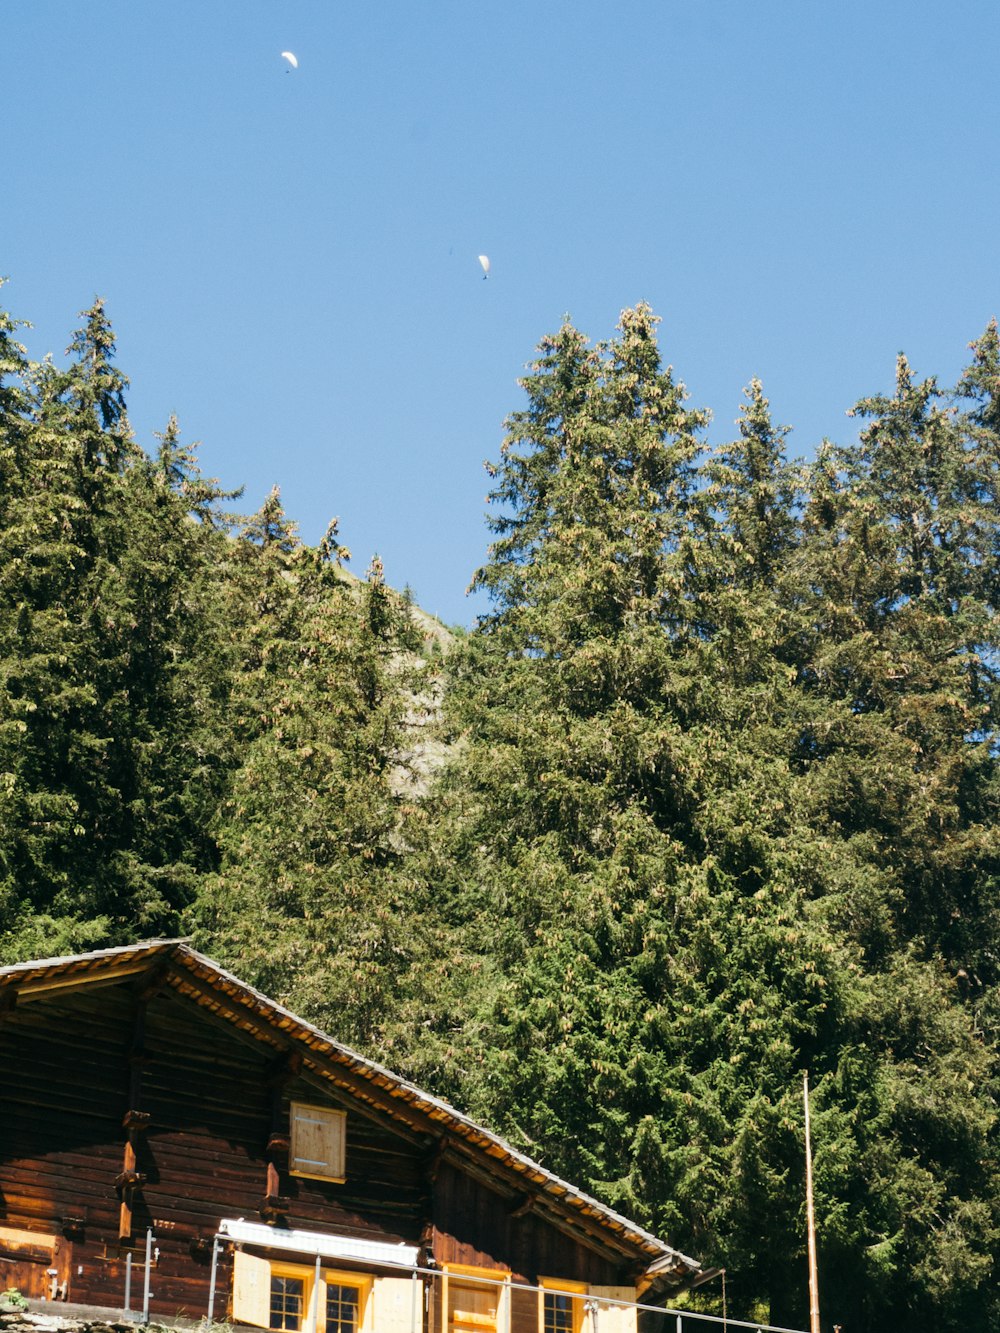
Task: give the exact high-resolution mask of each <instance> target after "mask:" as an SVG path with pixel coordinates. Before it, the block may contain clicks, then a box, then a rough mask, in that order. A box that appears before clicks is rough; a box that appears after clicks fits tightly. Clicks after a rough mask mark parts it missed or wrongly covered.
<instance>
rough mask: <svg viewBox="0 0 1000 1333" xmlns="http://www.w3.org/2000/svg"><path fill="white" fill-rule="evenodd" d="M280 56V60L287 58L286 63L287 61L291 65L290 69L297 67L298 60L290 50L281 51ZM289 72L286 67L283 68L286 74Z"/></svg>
mask: <svg viewBox="0 0 1000 1333" xmlns="http://www.w3.org/2000/svg"><path fill="white" fill-rule="evenodd" d="M281 58H282V60H287V61H288V63H289V65H291V67H292V69H298V67H299V62H298V60H297V59H296V58H295V56H294V55H293V54H292V52H291V51H282V53H281ZM290 72H291V71H290V70H287V69H286V70H285V73H286V74H288V73H290Z"/></svg>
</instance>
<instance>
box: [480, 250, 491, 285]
mask: <svg viewBox="0 0 1000 1333" xmlns="http://www.w3.org/2000/svg"><path fill="white" fill-rule="evenodd" d="M479 262H480V264H481V265H482V268H483V282H485V281H486V279H487V278H488V277H489V276H490V257H489V255H480V256H479Z"/></svg>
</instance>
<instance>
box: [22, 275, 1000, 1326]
mask: <svg viewBox="0 0 1000 1333" xmlns="http://www.w3.org/2000/svg"><path fill="white" fill-rule="evenodd" d="M19 328H20V325H19V323H18V320H17V319H15V318H14V317H13V316H10V315H8V314H6V313H0V963H11V962H16V961H19V960H22V959H28V958H39V957H48V956H53V955H62V954H70V953H75V952H80V951H84V950H88V949H96V948H101V947H106V946H111V945H117V944H125V943H131V942H134V941H137V940H141V939H144V938H153V937H164V936H177V935H183V936H186V937H190V938H191V939H192V940H193V942H194V944H195V945H196V947H198V948H199V949H201V950H203V951H204V952H206V953H208V954H210V955H211V956H212V957H214V958H215V959H217V960H218V961H219V962H221V963H222V964H223V965H225V966H227V967H229V968H231V969H232V970H233V971H235V972H236V973H237V974H238V975H240V976H241V977H243V978H245V979H246V980H247V981H249V982H251V983H252V984H254V985H256V986H258V987H259V988H261V989H262V990H264V991H265V992H266V993H268V994H269V995H272V996H274V997H275V998H276V999H279V1000H280V1001H282V1002H283V1003H285V1004H287V1005H288V1006H290V1007H291V1008H293V1009H294V1010H296V1011H297V1012H299V1013H301V1014H302V1015H304V1016H305V1017H306V1018H308V1019H310V1020H311V1021H313V1022H315V1023H317V1024H319V1025H320V1026H322V1027H323V1028H325V1029H326V1030H327V1031H329V1032H330V1033H331V1034H332V1035H334V1036H335V1037H337V1038H338V1039H339V1040H341V1041H343V1042H345V1043H346V1044H348V1045H350V1046H353V1047H355V1048H357V1049H358V1050H361V1051H363V1052H364V1053H366V1054H368V1055H371V1056H374V1057H375V1058H377V1059H379V1060H381V1061H382V1062H384V1063H385V1064H388V1065H389V1066H391V1067H393V1068H395V1069H397V1070H399V1071H400V1072H402V1073H404V1074H406V1075H407V1076H409V1077H410V1078H412V1079H413V1080H415V1081H417V1082H418V1083H420V1084H422V1085H423V1086H426V1087H428V1088H430V1089H432V1090H433V1091H435V1092H437V1093H439V1094H440V1095H442V1096H446V1097H447V1098H448V1099H449V1100H451V1101H452V1102H454V1103H455V1104H456V1105H459V1106H460V1107H461V1108H462V1109H463V1110H465V1111H467V1112H468V1113H470V1114H471V1115H473V1116H475V1117H477V1118H480V1119H482V1120H483V1121H484V1122H485V1123H487V1124H489V1125H490V1126H491V1127H492V1128H494V1129H496V1130H498V1131H499V1132H500V1133H502V1134H503V1135H505V1136H506V1137H507V1138H508V1139H509V1140H510V1141H511V1142H512V1143H513V1144H514V1145H516V1146H517V1147H519V1148H520V1149H522V1150H524V1151H526V1152H527V1153H529V1154H530V1155H531V1156H533V1157H535V1158H537V1159H538V1160H540V1161H542V1162H543V1163H544V1164H545V1165H546V1166H548V1167H549V1168H550V1169H552V1170H554V1171H556V1172H558V1173H559V1174H560V1175H562V1176H564V1177H566V1178H568V1179H570V1180H572V1181H574V1182H575V1183H577V1184H579V1185H580V1186H581V1187H582V1188H584V1189H586V1190H588V1191H589V1192H591V1193H592V1194H594V1195H596V1196H597V1197H599V1198H600V1199H602V1200H604V1201H605V1202H606V1203H608V1204H610V1205H611V1206H612V1207H614V1208H616V1209H618V1210H619V1211H621V1212H623V1213H625V1214H627V1215H629V1216H630V1217H632V1218H634V1219H635V1220H636V1221H637V1222H639V1223H641V1224H642V1225H644V1226H646V1227H648V1228H649V1229H651V1230H653V1231H655V1232H656V1233H657V1234H658V1235H661V1236H663V1237H664V1238H666V1239H668V1240H670V1242H671V1243H673V1244H674V1245H676V1246H677V1247H679V1248H680V1249H682V1250H683V1251H685V1252H686V1253H688V1254H692V1255H695V1256H697V1257H698V1258H699V1259H700V1260H701V1261H702V1262H703V1263H705V1264H706V1266H709V1265H724V1266H725V1268H726V1270H727V1283H728V1286H727V1299H728V1311H729V1314H730V1315H732V1316H740V1317H746V1318H750V1319H766V1320H769V1321H770V1322H772V1323H775V1324H781V1325H786V1326H787V1325H792V1326H796V1327H804V1326H805V1323H806V1321H807V1318H808V1294H807V1286H806V1259H805V1251H806V1238H805V1203H804V1171H805V1168H804V1156H803V1104H802V1076H803V1072H804V1071H808V1074H809V1079H810V1084H811V1087H812V1100H811V1115H812V1138H813V1148H814V1159H815V1167H814V1169H815V1190H816V1216H817V1227H818V1233H819V1264H820V1271H819V1284H820V1300H821V1305H822V1308H823V1312H824V1326H832V1324H833V1322H837V1323H839V1324H841V1325H842V1326H843V1327H844V1329H845V1331H846V1333H895V1331H896V1330H899V1333H902V1330H907V1331H908V1333H930V1330H934V1333H951V1331H953V1330H954V1331H957V1330H987V1329H989V1328H997V1327H1000V1294H998V1288H1000V1282H998V1259H1000V1188H998V1185H1000V1140H998V1127H997V1097H998V1093H1000V1063H998V1059H997V1041H996V1036H997V1019H998V1010H1000V989H998V986H1000V919H998V913H997V902H998V893H1000V884H998V876H1000V820H998V807H1000V766H998V763H1000V752H998V739H1000V736H998V731H1000V336H998V330H997V325H996V323H995V322H993V323H991V324H990V325H989V326H988V327H987V328H986V330H985V331H984V332H983V333H982V334H981V336H979V337H978V338H977V339H976V341H974V342H973V343H972V344H971V346H970V349H969V352H968V355H967V357H966V363H967V364H966V368H965V370H964V371H963V373H962V374H961V376H960V378H959V380H958V382H957V383H956V384H953V385H941V384H939V383H938V382H937V380H936V379H935V378H934V377H930V378H921V377H920V375H919V374H918V373H916V372H915V371H914V369H912V368H911V366H910V365H909V364H908V362H907V360H906V358H905V357H903V356H900V358H899V360H898V363H897V366H896V374H895V388H894V389H893V391H892V393H891V394H888V395H885V396H881V395H875V396H872V397H869V398H865V399H862V400H861V401H860V402H858V403H857V404H856V405H855V406H854V408H853V416H854V418H855V421H856V425H857V429H856V430H855V431H854V432H853V433H854V435H855V439H854V442H853V443H848V444H838V443H836V442H832V441H824V442H823V443H822V444H820V445H819V446H818V447H817V448H816V450H815V453H814V456H813V457H812V459H811V460H810V461H808V462H805V463H802V462H796V461H795V460H792V459H790V458H789V457H788V456H787V453H786V448H785V441H786V436H787V434H788V427H787V426H785V425H783V424H781V423H780V422H778V421H775V420H774V418H773V416H772V414H771V410H770V407H769V404H768V400H767V397H766V396H765V392H764V387H763V386H762V385H761V383H760V382H759V381H757V380H752V381H751V383H750V384H749V385H748V386H747V387H746V389H745V390H744V391H743V401H742V407H741V409H740V415H739V421H738V427H737V428H736V429H734V438H732V439H731V440H730V442H729V443H727V444H725V445H723V446H720V447H711V448H710V447H708V446H707V445H706V444H705V435H706V427H707V423H708V414H707V412H706V411H705V410H703V409H701V408H699V407H698V406H696V405H694V404H692V403H691V402H690V401H689V398H688V395H687V393H686V391H685V389H684V386H683V384H682V383H681V382H680V380H679V379H678V378H676V376H675V374H674V372H673V370H672V369H671V368H670V367H669V366H668V364H667V359H666V357H665V356H664V354H663V352H662V351H661V348H660V342H659V336H658V325H657V319H656V317H655V316H654V314H653V312H652V311H651V310H650V309H649V308H648V307H647V306H645V305H641V304H640V305H638V306H637V307H635V308H634V309H629V310H626V311H624V312H623V313H622V315H621V320H620V323H619V325H618V327H617V329H616V330H615V333H614V335H613V336H612V337H610V338H609V339H607V340H605V341H602V342H597V343H594V342H591V341H590V340H589V339H588V338H587V337H585V336H584V335H583V334H582V333H581V332H580V331H578V330H577V329H576V328H575V327H574V326H573V325H572V324H571V323H570V322H569V321H568V320H567V321H565V322H564V323H563V324H562V326H561V327H559V328H558V330H557V331H556V332H555V333H553V334H551V335H550V336H546V337H544V338H543V339H542V341H541V342H540V344H539V346H538V349H537V352H536V354H535V359H534V360H533V362H531V363H530V365H529V367H528V369H527V372H526V374H525V376H524V378H523V379H522V381H521V383H520V386H519V387H516V386H512V393H511V400H512V410H511V414H510V416H509V417H508V420H507V422H506V434H505V437H504V439H503V443H502V447H501V448H500V451H499V454H498V456H497V457H496V458H495V460H494V461H493V462H492V463H491V464H490V465H489V472H490V476H491V479H492V483H491V484H492V491H491V501H492V503H491V507H490V515H491V516H490V518H489V519H488V522H489V526H490V531H491V537H492V540H491V544H490V546H489V548H488V553H487V556H486V559H485V563H484V564H483V566H482V568H481V569H479V570H478V571H476V572H474V574H473V573H472V571H469V573H470V574H472V577H473V584H474V586H475V587H477V588H479V589H481V590H483V592H484V593H485V594H486V595H487V605H488V608H489V609H488V611H487V612H486V613H485V614H484V615H482V616H481V617H480V618H479V620H478V622H477V623H476V625H475V626H474V628H472V629H471V630H468V631H466V630H448V629H446V628H445V627H443V626H441V625H439V624H437V623H436V622H434V621H433V620H432V619H431V618H430V617H428V616H426V615H424V614H423V613H422V612H421V611H420V610H419V608H418V607H417V606H415V605H414V604H413V602H412V599H411V598H409V597H407V596H405V595H401V594H399V593H397V592H395V591H394V590H393V589H391V588H390V587H388V586H387V584H386V581H385V578H384V575H383V571H382V568H381V566H380V564H379V561H378V559H377V558H375V559H373V560H372V561H371V563H370V565H369V567H368V568H367V571H366V572H365V573H364V575H363V576H358V575H355V574H353V573H351V572H349V569H348V562H349V552H348V550H347V548H346V546H345V545H344V540H343V538H342V537H341V535H340V533H339V531H338V527H337V524H336V522H333V523H331V524H330V527H329V528H328V530H327V532H326V535H325V536H324V538H323V540H322V541H321V542H320V543H319V544H318V545H316V546H312V545H309V544H308V543H306V542H304V541H302V540H301V539H300V538H299V536H298V534H297V531H296V526H295V524H294V522H293V521H292V519H291V518H290V517H289V516H288V515H287V514H286V513H285V512H284V510H283V507H282V503H281V498H280V495H279V493H278V492H277V491H274V492H272V493H271V494H270V495H268V496H267V497H266V498H265V499H264V501H263V504H262V505H261V507H260V508H259V509H257V510H256V512H252V513H246V512H244V510H245V509H246V507H247V506H246V505H244V503H243V501H242V497H241V496H240V495H239V494H237V493H227V492H226V491H224V490H223V489H222V488H221V487H220V485H219V484H218V483H217V482H216V481H214V480H213V479H212V478H211V477H210V476H208V475H206V473H205V472H203V471H202V470H201V467H200V464H199V459H198V454H197V450H196V448H195V447H194V445H193V444H191V443H188V442H187V440H186V436H185V433H184V432H183V431H182V430H181V427H180V425H179V424H178V422H177V421H176V420H174V419H170V420H169V421H166V422H164V423H163V430H162V433H161V434H160V435H159V436H158V437H157V439H156V440H155V441H151V442H148V443H147V445H145V446H144V445H143V444H142V443H140V442H138V441H137V440H136V438H135V437H134V435H133V432H132V429H131V427H130V425H129V419H128V415H127V393H128V381H127V379H126V377H125V375H124V374H123V372H122V371H121V369H119V365H118V361H117V357H116V346H115V338H114V333H113V330H112V327H111V324H110V322H109V318H108V315H107V313H106V311H105V309H104V306H103V304H102V302H100V301H96V302H95V303H94V304H93V305H92V306H91V308H90V309H88V310H86V311H85V312H83V314H82V316H81V324H80V328H79V329H78V330H77V332H76V333H75V334H74V335H73V338H72V344H71V348H70V355H69V357H68V360H67V362H66V365H65V366H64V367H61V366H57V365H56V364H55V363H54V362H53V361H52V360H51V359H46V360H44V361H42V362H34V361H32V360H30V359H29V358H28V356H27V353H26V352H25V350H24V347H23V346H22V344H21V342H20V341H19V338H20V336H21V335H20V334H19ZM975 332H976V331H975V330H970V336H974V334H975ZM526 350H527V349H526ZM882 369H884V368H881V367H874V368H873V374H876V373H878V372H880V371H881V370H882ZM736 392H737V389H736V388H734V397H735V396H736ZM846 406H849V404H848V403H845V407H846ZM334 499H335V497H334ZM464 572H465V571H463V573H464ZM696 1301H701V1303H702V1305H703V1308H704V1309H706V1310H708V1311H712V1312H714V1313H720V1312H721V1306H720V1303H719V1291H718V1284H715V1286H714V1287H713V1285H712V1284H708V1285H707V1286H706V1287H705V1288H703V1289H702V1290H701V1291H699V1292H698V1293H696V1294H693V1295H691V1296H690V1297H689V1298H686V1300H685V1302H684V1303H685V1304H689V1305H690V1304H692V1303H694V1302H696Z"/></svg>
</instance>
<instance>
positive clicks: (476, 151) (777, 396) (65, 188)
mask: <svg viewBox="0 0 1000 1333" xmlns="http://www.w3.org/2000/svg"><path fill="white" fill-rule="evenodd" d="M8 10H9V12H7V10H5V12H4V15H3V31H2V38H0V86H2V88H3V93H2V97H3V125H4V130H5V133H4V147H5V153H4V177H5V180H4V191H3V194H4V200H3V206H2V211H0V273H5V274H7V275H8V276H9V278H10V283H9V285H8V286H7V287H5V288H4V297H3V299H4V301H5V304H6V306H7V308H8V309H9V310H10V311H11V312H12V313H13V314H14V315H16V316H18V317H20V318H24V319H29V320H31V321H32V323H33V324H34V328H33V329H32V330H30V331H28V332H27V333H26V334H25V338H24V340H25V341H26V342H27V345H28V348H29V351H30V352H31V353H32V354H33V355H35V356H41V355H43V354H44V353H45V352H49V351H51V352H53V353H54V354H55V355H56V356H57V358H58V357H61V355H62V353H63V349H64V348H65V347H66V346H67V344H68V342H69V338H70V334H71V332H72V329H73V328H74V327H75V325H76V322H77V321H76V313H77V312H78V311H79V310H81V309H82V308H84V307H85V306H86V305H88V304H89V303H90V301H91V300H92V299H93V297H94V296H95V294H100V295H101V296H103V297H104V298H105V300H106V302H107V307H108V311H109V314H110V316H111V318H112V321H113V323H114V325H115V328H116V331H117V335H118V343H119V362H120V365H121V367H122V369H123V370H124V371H125V373H126V374H128V375H129V377H130V378H131V381H132V387H131V391H130V394H129V409H130V415H131V419H132V422H133V426H134V427H135V430H136V434H137V436H138V438H139V440H140V442H142V443H144V444H146V445H147V446H149V445H151V443H152V432H153V431H155V430H162V428H163V426H164V424H165V422H166V420H167V417H168V415H169V414H170V413H171V412H176V413H177V415H178V417H179V419H180V423H181V429H182V432H183V434H184V437H185V438H186V439H187V440H200V441H201V442H202V446H201V459H202V464H203V467H204V469H205V471H206V472H208V473H210V474H212V475H217V476H219V477H221V479H222V480H223V481H224V482H225V483H226V484H227V485H238V484H245V485H246V488H247V493H246V500H245V504H246V506H247V507H248V508H251V509H252V508H256V507H257V506H258V505H259V504H260V502H261V501H262V500H263V498H264V496H265V494H266V493H267V491H268V490H269V488H270V487H271V486H272V485H273V484H275V483H277V484H278V485H280V487H281V490H282V496H283V499H284V503H285V507H286V509H287V511H288V513H289V514H290V516H291V517H292V518H293V519H295V520H296V521H297V522H298V524H299V527H300V531H301V533H302V535H303V537H304V538H305V539H306V540H309V541H316V540H318V538H319V537H320V536H321V535H322V532H323V530H324V528H325V526H326V523H327V521H328V519H329V518H330V517H331V516H333V515H339V516H340V520H341V533H342V536H343V538H344V540H345V541H346V542H347V544H348V545H349V546H350V547H351V549H352V551H353V554H354V559H353V561H352V566H351V567H352V568H354V569H355V571H356V572H358V573H362V572H363V571H364V568H365V566H366V565H367V563H368V560H369V559H370V557H371V555H372V553H373V552H375V551H378V552H379V554H380V555H381V556H382V558H383V560H384V562H385V565H386V571H387V576H388V578H389V580H390V582H392V583H394V584H395V585H397V586H402V585H403V584H406V583H409V584H410V585H411V586H412V587H413V589H414V590H415V592H416V595H417V597H418V600H419V601H420V602H421V604H422V605H424V606H425V607H426V608H427V609H428V610H430V611H432V612H435V613H436V614H438V615H440V616H441V617H442V618H443V619H445V620H446V621H449V622H465V623H467V622H468V621H469V620H470V619H471V618H472V616H473V614H474V612H475V610H476V607H475V606H474V605H473V604H472V603H470V601H469V600H468V599H466V598H465V596H464V589H465V587H466V585H467V584H468V581H469V579H470V577H471V575H472V573H473V571H474V570H475V568H476V567H477V565H478V564H479V563H481V561H482V559H483V556H484V552H485V546H486V542H487V540H488V533H487V530H486V527H485V523H484V517H483V515H484V511H485V505H484V496H485V492H486V489H487V479H486V477H485V474H484V473H483V469H482V462H483V460H484V459H485V458H495V457H496V455H497V452H498V449H499V444H500V440H501V438H502V421H503V418H504V416H505V415H506V414H507V413H508V412H510V411H512V410H514V409H515V408H517V407H518V406H520V404H521V395H520V391H519V390H518V388H517V385H516V380H517V377H518V375H519V374H521V373H522V368H523V366H524V363H525V362H527V361H528V360H529V359H530V358H531V356H532V353H533V349H534V346H535V344H536V343H537V341H538V339H539V338H540V337H541V336H542V335H543V334H544V333H546V332H549V331H551V330H553V329H555V328H556V327H558V324H559V322H560V320H561V318H562V316H563V315H564V314H566V313H568V314H569V315H570V316H571V318H572V319H573V321H574V323H576V325H577V326H578V327H579V328H581V329H583V330H584V331H585V332H586V333H588V334H590V335H591V336H592V337H593V338H594V339H598V338H602V337H606V336H608V335H609V334H610V333H611V332H612V330H613V328H614V325H615V323H616V322H617V318H618V314H619V311H620V310H621V309H622V308H623V307H624V306H627V305H632V304H634V303H635V302H636V301H639V300H646V301H649V302H650V304H651V305H652V306H653V308H654V309H655V310H656V312H657V313H658V314H659V315H660V316H661V317H662V320H663V323H662V326H661V334H662V337H661V346H662V350H663V353H664V357H665V359H666V360H667V361H668V362H670V363H671V364H672V365H673V366H674V368H675V371H676V373H677V375H678V376H679V377H680V378H681V379H682V380H684V382H685V383H686V384H687V386H688V389H689V391H690V394H691V400H692V403H693V404H695V405H697V406H704V407H709V408H710V409H711V410H712V412H713V414H714V423H713V426H712V429H711V433H710V438H711V439H712V440H714V441H721V440H724V439H726V438H728V437H729V436H730V434H731V433H732V432H733V429H734V427H733V422H734V419H735V417H736V414H737V411H738V408H739V404H740V401H741V389H742V387H743V385H745V384H746V383H747V382H748V381H749V379H750V378H751V376H753V375H759V376H760V377H761V378H762V380H763V381H764V388H765V392H766V393H767V394H768V396H769V397H770V399H771V402H772V407H773V409H774V412H775V415H776V417H777V418H778V419H779V420H781V421H783V422H786V423H788V424H790V425H791V426H792V427H793V428H794V429H793V433H792V435H791V437H790V446H789V447H790V451H791V452H792V453H793V454H799V455H809V454H811V453H812V451H813V449H814V448H815V445H816V444H817V442H818V441H819V440H820V439H821V438H822V437H823V436H824V435H826V436H829V437H831V438H834V439H839V440H845V439H848V438H850V437H851V433H852V429H853V428H852V423H851V422H850V421H849V420H848V419H847V418H846V417H845V415H844V414H845V411H846V409H847V408H849V407H850V406H851V404H852V402H853V401H854V400H855V399H857V398H859V397H861V396H862V395H865V394H869V393H872V392H876V391H879V390H882V389H885V388H888V387H889V386H890V385H891V382H892V374H893V368H894V362H895V356H896V353H897V352H898V351H899V350H905V351H906V352H907V354H908V355H909V356H910V359H911V361H912V362H913V364H914V366H915V369H916V370H917V371H919V372H921V373H927V374H931V373H933V374H937V375H938V376H939V377H940V378H941V380H942V381H943V382H949V381H950V380H952V379H954V377H955V376H956V375H957V373H958V371H959V369H960V367H961V366H962V365H963V364H964V361H965V358H966V345H967V344H968V342H969V341H970V340H971V339H973V338H975V337H977V336H978V335H979V333H981V332H982V329H983V328H984V327H985V325H986V323H987V321H988V320H989V319H990V317H991V316H993V315H995V314H1000V169H998V168H1000V103H998V96H997V89H998V88H1000V68H998V67H1000V55H998V53H1000V5H998V4H997V3H996V0H952V3H951V4H949V5H943V4H940V3H939V4H934V5H931V4H929V3H923V2H922V0H912V2H911V3H908V4H905V5H904V4H901V3H892V2H886V3H880V2H879V0H868V2H867V3H855V0H841V2H840V3H838V4H836V5H820V4H817V3H811V2H809V0H784V3H774V2H771V0H755V2H754V3H750V0H739V2H738V3H737V2H736V0H684V2H683V3H680V2H678V0H648V2H646V0H617V2H613V0H604V2H603V3H598V2H597V0H573V2H572V3H570V2H569V0H550V2H549V3H539V0H534V2H532V3H528V2H527V0H483V2H481V3H480V2H478V0H426V2H422V0H382V3H377V2H376V0H369V3H366V4H354V5H348V4H346V3H341V2H340V0H271V2H270V3H267V4H265V3H258V0H225V2H223V0H170V3H166V2H165V0H164V2H161V3H154V0H95V3H92V4H86V5H85V4H80V3H79V0H30V3H27V4H19V5H13V4H11V5H9V6H8ZM286 49H287V50H292V51H294V52H295V53H296V55H297V56H298V59H299V68H298V70H297V71H293V72H291V73H288V72H286V63H285V62H284V61H282V59H281V55H280V53H281V51H282V50H286ZM481 252H484V253H487V254H489V255H490V257H491V261H492V271H491V274H490V278H489V280H488V281H486V282H484V281H483V280H482V275H481V272H480V269H479V266H478V263H477V259H476V256H477V255H478V254H479V253H481Z"/></svg>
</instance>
